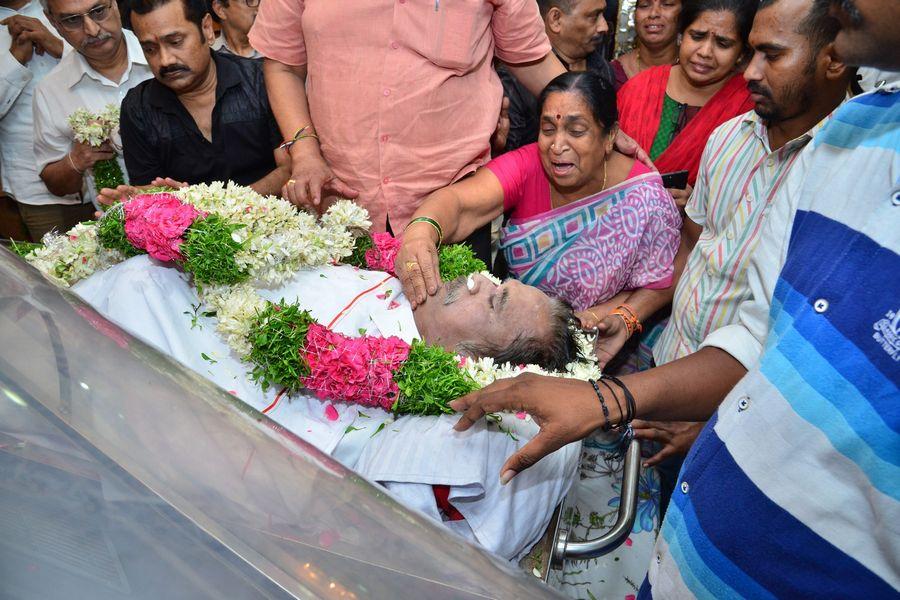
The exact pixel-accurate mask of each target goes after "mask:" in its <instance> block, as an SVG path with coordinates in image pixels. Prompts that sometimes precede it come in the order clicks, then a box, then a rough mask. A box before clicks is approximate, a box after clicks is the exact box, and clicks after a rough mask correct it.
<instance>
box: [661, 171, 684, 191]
mask: <svg viewBox="0 0 900 600" xmlns="http://www.w3.org/2000/svg"><path fill="white" fill-rule="evenodd" d="M687 180H688V172H687V171H674V172H672V173H664V174H663V175H662V182H663V187H665V188H675V189H676V190H683V189H684V188H686V187H687Z"/></svg>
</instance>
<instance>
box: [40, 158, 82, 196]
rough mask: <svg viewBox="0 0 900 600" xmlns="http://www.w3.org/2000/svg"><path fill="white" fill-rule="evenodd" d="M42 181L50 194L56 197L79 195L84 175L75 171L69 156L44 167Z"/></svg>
mask: <svg viewBox="0 0 900 600" xmlns="http://www.w3.org/2000/svg"><path fill="white" fill-rule="evenodd" d="M41 179H42V180H43V181H44V185H46V186H47V189H48V190H50V193H51V194H54V195H56V196H66V195H68V194H77V193H78V192H80V191H81V187H82V185H83V183H84V178H83V175H82V174H81V173H79V172H78V171H76V170H75V168H74V167H73V166H72V164H71V162H70V161H69V157H68V155H67V156H64V157H62V158H61V159H60V160H58V161H56V162H54V163H50V164H49V165H47V166H46V167H44V170H43V171H41Z"/></svg>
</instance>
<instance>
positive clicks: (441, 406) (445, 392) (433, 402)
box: [392, 340, 479, 415]
mask: <svg viewBox="0 0 900 600" xmlns="http://www.w3.org/2000/svg"><path fill="white" fill-rule="evenodd" d="M394 382H395V383H396V384H397V387H398V388H399V389H400V398H398V399H397V401H396V402H394V405H393V407H392V410H393V411H394V412H395V413H397V414H401V415H441V414H451V413H452V412H453V409H452V408H450V406H449V403H450V402H451V401H452V400H456V399H457V398H459V397H461V396H465V395H466V394H468V393H469V392H473V391H475V390H477V389H478V387H479V386H478V384H477V383H476V382H475V380H473V379H472V378H471V377H470V376H469V374H468V373H466V372H465V371H464V370H463V369H461V368H460V366H459V361H458V359H457V358H456V356H454V355H453V353H452V352H448V351H446V350H444V349H443V348H441V347H440V346H429V345H428V344H426V343H425V342H423V341H421V340H415V341H414V342H413V343H412V346H411V348H410V351H409V358H407V359H406V362H404V363H403V366H402V367H400V369H399V370H398V371H397V372H396V373H394Z"/></svg>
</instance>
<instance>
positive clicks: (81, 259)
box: [26, 223, 125, 287]
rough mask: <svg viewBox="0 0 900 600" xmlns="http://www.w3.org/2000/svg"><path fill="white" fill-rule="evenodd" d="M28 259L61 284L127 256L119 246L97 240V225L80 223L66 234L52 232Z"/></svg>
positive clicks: (66, 284)
mask: <svg viewBox="0 0 900 600" xmlns="http://www.w3.org/2000/svg"><path fill="white" fill-rule="evenodd" d="M41 242H42V243H43V247H41V248H37V249H35V250H34V251H33V252H32V253H31V254H29V255H28V257H27V258H26V260H27V261H28V262H29V263H31V264H32V265H34V267H35V268H37V269H38V270H39V271H40V272H41V273H43V274H44V276H45V277H47V278H48V279H50V280H51V281H53V282H55V283H56V284H57V285H59V286H61V287H69V286H70V285H72V284H74V283H76V282H78V281H80V280H81V279H84V278H85V277H88V276H90V275H92V274H93V273H94V272H96V271H101V270H103V269H108V268H109V267H111V266H113V265H114V264H117V263H120V262H122V261H123V260H125V256H124V255H123V254H122V253H121V252H119V251H118V250H108V249H106V248H104V247H103V246H101V245H100V242H99V241H98V240H97V226H96V225H95V224H93V223H79V224H78V225H76V226H75V227H73V228H72V229H70V230H69V231H68V232H66V233H65V234H60V233H56V232H50V233H48V234H46V235H45V236H44V238H43V239H42V240H41Z"/></svg>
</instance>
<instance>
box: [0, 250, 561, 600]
mask: <svg viewBox="0 0 900 600" xmlns="http://www.w3.org/2000/svg"><path fill="white" fill-rule="evenodd" d="M0 335H2V342H0V597H4V598H6V597H12V598H17V597H22V598H38V597H39V598H67V599H68V598H202V597H210V598H280V597H292V596H294V597H320V598H399V597H404V598H421V597H429V598H466V597H473V598H474V597H491V598H538V597H547V596H548V595H550V596H555V593H554V592H553V591H551V590H549V589H548V588H546V587H544V586H542V585H540V584H538V583H536V581H535V580H533V579H531V578H529V577H527V576H525V575H523V574H522V573H521V572H520V571H518V570H516V569H515V568H514V567H512V566H510V565H508V564H506V563H503V562H502V561H499V560H496V559H494V558H493V557H492V556H490V555H488V554H487V553H485V552H483V551H481V550H479V549H477V548H476V547H474V546H472V545H470V544H468V543H466V542H465V541H463V540H461V539H460V538H458V537H456V536H454V535H453V534H451V533H450V532H449V531H447V530H445V529H444V528H442V527H441V526H440V525H439V524H436V523H433V522H431V521H429V520H428V519H426V518H425V517H423V516H421V515H419V514H418V513H415V512H413V511H410V510H407V509H405V508H404V507H402V506H400V505H399V504H398V503H397V502H396V501H394V500H393V499H392V498H391V497H390V496H388V495H387V494H386V493H385V492H384V491H383V490H382V489H381V488H379V487H378V486H375V485H373V484H371V483H369V482H368V481H366V480H364V479H363V478H361V477H359V476H358V475H357V474H355V473H354V472H352V471H351V470H349V469H346V468H344V467H343V466H342V465H340V464H339V463H337V462H336V461H334V460H333V459H332V458H331V457H329V456H327V455H325V454H323V453H321V452H319V451H318V450H317V449H315V448H314V447H312V446H311V445H309V444H307V443H306V442H304V441H303V440H301V439H300V438H298V437H297V436H295V435H293V434H292V433H291V432H288V431H285V430H284V429H282V428H281V427H279V426H278V424H277V423H275V422H273V421H271V420H270V419H268V418H267V417H265V416H264V415H262V414H260V413H259V412H257V411H255V410H253V409H252V408H250V407H248V406H246V405H245V404H243V403H242V402H240V401H239V400H237V399H236V398H234V397H233V396H231V395H230V394H228V393H227V392H225V391H224V390H222V389H220V388H218V387H216V386H215V385H214V384H212V383H211V382H209V381H207V380H205V379H203V378H202V377H200V376H199V375H197V374H196V373H194V372H192V371H190V370H188V369H186V368H184V367H182V366H181V365H179V364H177V363H175V362H174V361H172V360H170V359H169V358H168V357H165V356H163V355H162V354H160V353H159V352H157V351H156V350H154V349H153V348H150V347H149V346H147V345H146V344H144V343H142V342H141V341H139V340H137V339H135V338H134V337H132V336H130V335H129V334H127V333H126V332H124V331H122V330H121V329H120V328H118V327H116V326H115V325H113V324H112V323H110V322H109V321H107V320H105V319H104V318H103V317H101V316H100V315H99V314H97V313H96V312H95V311H94V310H93V309H91V308H90V307H89V306H87V305H85V304H84V303H83V302H81V301H80V300H79V299H78V298H76V297H75V296H74V295H73V294H71V293H69V292H67V291H64V290H59V289H57V288H55V287H54V286H52V285H51V284H49V283H47V282H45V281H44V280H43V279H42V278H41V277H40V275H39V274H38V273H37V272H36V271H35V270H34V269H33V268H31V267H30V266H28V265H26V264H25V263H23V262H21V261H20V260H18V259H17V258H16V257H14V256H13V255H12V254H10V253H9V252H8V251H6V250H5V249H0Z"/></svg>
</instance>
